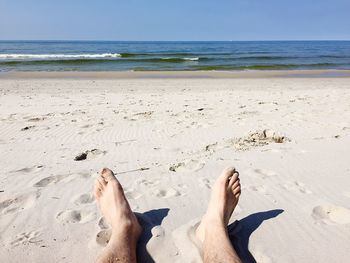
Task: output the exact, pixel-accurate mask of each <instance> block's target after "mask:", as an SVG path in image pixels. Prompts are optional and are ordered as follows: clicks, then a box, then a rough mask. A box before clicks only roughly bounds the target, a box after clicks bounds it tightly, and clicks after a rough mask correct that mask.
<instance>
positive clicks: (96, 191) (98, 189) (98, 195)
mask: <svg viewBox="0 0 350 263" xmlns="http://www.w3.org/2000/svg"><path fill="white" fill-rule="evenodd" d="M94 195H95V199H99V198H100V197H101V195H102V192H101V189H100V188H99V184H95V188H94Z"/></svg>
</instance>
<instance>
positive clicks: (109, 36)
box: [0, 0, 350, 40]
mask: <svg viewBox="0 0 350 263" xmlns="http://www.w3.org/2000/svg"><path fill="white" fill-rule="evenodd" d="M0 39H2V40H4V39H15V40H17V39H33V40H34V39H44V40H57V39H60V40H312V39H325V40H328V39H346V40H350V0H172V1H169V0H100V1H99V0H60V1H58V0H0Z"/></svg>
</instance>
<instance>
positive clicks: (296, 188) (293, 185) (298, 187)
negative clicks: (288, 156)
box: [283, 181, 312, 194]
mask: <svg viewBox="0 0 350 263" xmlns="http://www.w3.org/2000/svg"><path fill="white" fill-rule="evenodd" d="M283 187H284V188H285V189H286V190H289V191H293V192H300V193H303V194H312V192H311V191H310V190H309V189H307V188H306V187H305V184H303V183H301V182H298V181H294V182H288V183H286V184H284V185H283Z"/></svg>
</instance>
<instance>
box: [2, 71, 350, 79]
mask: <svg viewBox="0 0 350 263" xmlns="http://www.w3.org/2000/svg"><path fill="white" fill-rule="evenodd" d="M60 78H65V79H149V78H150V79H158V78H161V79H162V78H165V79H169V78H170V79H171V78H174V79H181V78H184V79H187V78H194V79H197V78H199V79H202V78H204V79H206V78H208V79H231V78H232V79H246V78H247V79H256V78H257V79H258V78H350V70H333V69H330V70H266V71H265V70H264V71H262V70H249V71H26V72H24V71H10V72H0V80H2V79H60Z"/></svg>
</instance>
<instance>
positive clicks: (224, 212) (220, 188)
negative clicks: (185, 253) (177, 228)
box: [196, 167, 241, 243]
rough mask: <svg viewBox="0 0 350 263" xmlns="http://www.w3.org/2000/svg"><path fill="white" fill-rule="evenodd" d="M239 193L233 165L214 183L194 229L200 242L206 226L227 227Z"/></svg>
mask: <svg viewBox="0 0 350 263" xmlns="http://www.w3.org/2000/svg"><path fill="white" fill-rule="evenodd" d="M240 195H241V184H240V182H239V178H238V172H237V171H236V170H235V168H233V167H232V168H227V169H225V170H224V171H223V172H222V174H221V175H220V176H219V178H218V179H217V180H216V182H215V184H214V187H213V190H212V192H211V197H210V201H209V205H208V209H207V212H206V213H205V215H204V216H203V218H202V221H201V223H200V225H199V226H198V228H197V230H196V236H197V238H198V239H199V240H200V241H201V242H202V243H203V242H204V239H205V233H206V231H207V230H208V228H212V227H215V226H219V227H225V228H226V227H227V225H228V222H229V220H230V218H231V215H232V213H233V210H234V209H235V207H236V205H237V203H238V199H239V196H240Z"/></svg>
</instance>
